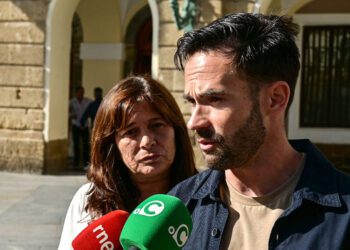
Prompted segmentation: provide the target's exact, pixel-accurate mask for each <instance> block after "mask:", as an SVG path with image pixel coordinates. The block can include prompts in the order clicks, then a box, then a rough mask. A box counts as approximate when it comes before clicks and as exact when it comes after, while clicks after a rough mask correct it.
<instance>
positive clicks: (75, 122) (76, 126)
mask: <svg viewBox="0 0 350 250" xmlns="http://www.w3.org/2000/svg"><path fill="white" fill-rule="evenodd" d="M90 103H91V100H90V99H89V98H86V97H84V88H83V86H78V87H76V89H75V97H73V98H72V99H71V100H70V102H69V117H70V119H71V126H72V127H71V128H72V139H73V152H74V156H73V165H74V167H79V165H80V160H81V158H80V143H81V145H82V153H83V165H84V166H86V165H87V164H88V163H89V159H90V155H89V153H90V152H89V151H90V144H89V140H90V132H89V126H88V123H87V121H85V122H84V123H80V119H81V117H82V116H83V113H84V112H85V110H86V109H87V107H88V106H89V104H90Z"/></svg>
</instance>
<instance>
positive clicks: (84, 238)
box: [72, 210, 129, 250]
mask: <svg viewBox="0 0 350 250" xmlns="http://www.w3.org/2000/svg"><path fill="white" fill-rule="evenodd" d="M128 216H129V213H128V212H126V211H123V210H115V211H112V212H110V213H108V214H105V215H104V216H102V217H100V218H98V219H97V220H95V221H93V222H91V223H90V224H89V225H88V226H87V227H86V228H85V229H84V230H83V231H81V232H80V233H79V234H78V235H77V237H75V239H74V240H73V242H72V246H73V249H74V250H97V249H98V250H112V249H113V250H122V249H123V248H122V246H121V245H120V242H119V236H120V233H121V231H122V228H123V226H124V224H125V221H126V220H127V218H128Z"/></svg>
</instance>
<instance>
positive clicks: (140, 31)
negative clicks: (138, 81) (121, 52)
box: [124, 6, 152, 76]
mask: <svg viewBox="0 0 350 250" xmlns="http://www.w3.org/2000/svg"><path fill="white" fill-rule="evenodd" d="M125 45H126V60H125V64H124V76H128V75H130V74H149V75H150V74H151V71H152V16H151V10H150V8H149V6H145V7H143V8H142V9H141V10H140V11H139V12H138V13H137V14H136V15H135V16H134V17H133V18H132V20H131V21H130V23H129V25H128V27H127V31H126V36H125Z"/></svg>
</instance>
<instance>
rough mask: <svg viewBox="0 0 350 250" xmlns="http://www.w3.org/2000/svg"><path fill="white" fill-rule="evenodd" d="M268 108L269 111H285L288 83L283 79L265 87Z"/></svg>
mask: <svg viewBox="0 0 350 250" xmlns="http://www.w3.org/2000/svg"><path fill="white" fill-rule="evenodd" d="M266 94H267V96H268V107H267V108H268V110H270V112H275V111H277V112H278V111H283V112H284V111H285V110H286V109H287V106H288V101H289V97H290V88H289V85H288V84H287V83H286V82H284V81H278V82H274V83H272V84H270V85H269V86H268V87H267V93H266Z"/></svg>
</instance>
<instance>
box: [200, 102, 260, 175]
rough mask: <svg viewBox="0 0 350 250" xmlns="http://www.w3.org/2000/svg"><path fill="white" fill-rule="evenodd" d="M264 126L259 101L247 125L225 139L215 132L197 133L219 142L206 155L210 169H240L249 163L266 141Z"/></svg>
mask: <svg viewBox="0 0 350 250" xmlns="http://www.w3.org/2000/svg"><path fill="white" fill-rule="evenodd" d="M265 130H266V129H265V126H264V124H263V120H262V115H261V112H260V106H259V103H258V101H257V100H254V101H253V107H252V109H251V112H250V115H249V117H248V118H247V120H246V121H245V123H244V124H243V125H242V126H241V127H240V128H239V129H238V130H237V131H236V132H235V133H234V134H233V135H229V136H227V138H224V137H223V136H222V135H219V134H215V131H202V132H201V131H197V133H198V134H199V135H200V136H201V135H204V136H203V137H206V135H207V138H208V136H210V138H211V139H213V140H214V141H216V142H217V147H216V148H215V149H214V150H213V152H211V153H208V156H207V158H206V155H205V154H204V153H203V154H204V158H205V161H206V164H207V167H208V168H211V169H217V170H226V169H230V168H239V167H241V166H242V165H244V164H245V163H246V162H247V161H249V160H250V159H251V158H252V157H253V156H254V155H255V154H256V153H257V152H258V150H259V148H260V147H261V145H262V144H263V143H264V141H265V136H266V131H265ZM209 154H210V155H209Z"/></svg>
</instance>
